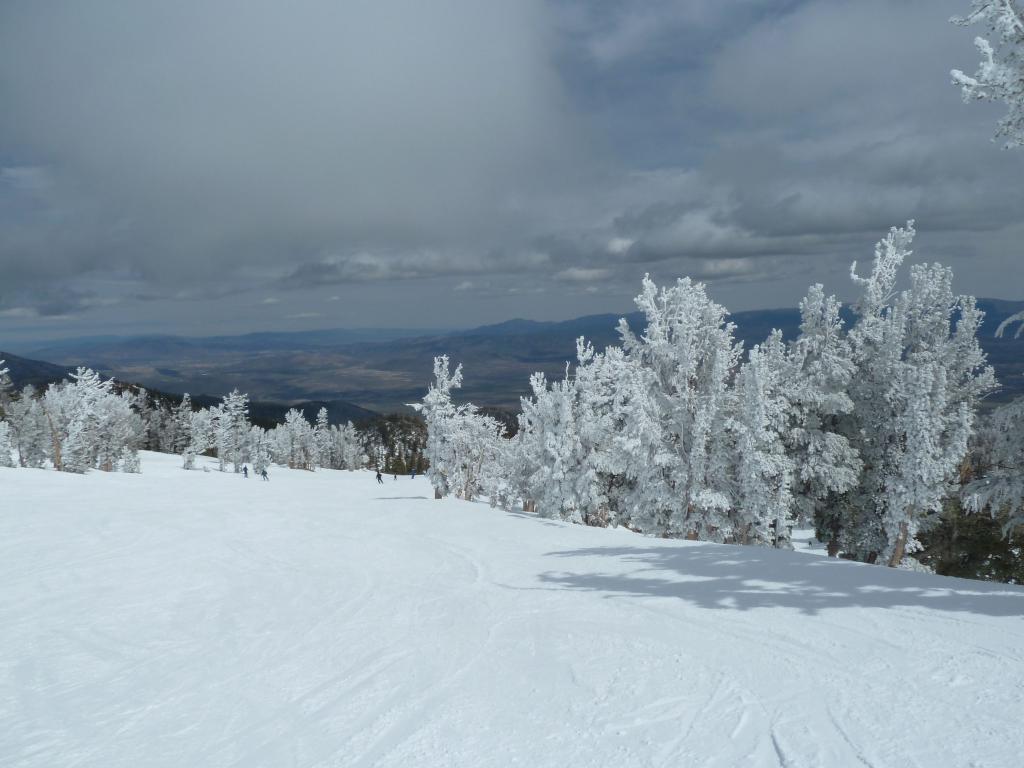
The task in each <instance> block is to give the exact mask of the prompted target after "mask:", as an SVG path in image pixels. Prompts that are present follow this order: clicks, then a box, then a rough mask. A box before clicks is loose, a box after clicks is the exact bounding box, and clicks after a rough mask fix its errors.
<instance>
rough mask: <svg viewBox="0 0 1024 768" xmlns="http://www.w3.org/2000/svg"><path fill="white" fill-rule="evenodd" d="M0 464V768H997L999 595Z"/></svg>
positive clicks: (172, 476) (346, 498)
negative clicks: (758, 767)
mask: <svg viewBox="0 0 1024 768" xmlns="http://www.w3.org/2000/svg"><path fill="white" fill-rule="evenodd" d="M143 471H144V474H143V475H141V476H132V475H107V474H103V473H99V472H95V473H91V474H89V475H87V476H84V477H81V476H73V475H64V474H58V473H55V472H43V471H39V470H7V469H0V765H2V766H5V768H15V767H16V766H40V767H42V766H46V768H54V767H56V766H68V767H71V766H103V767H104V768H112V767H114V766H131V767H132V768H139V767H140V766H147V767H148V766H204V767H205V766H243V767H249V766H403V767H407V766H474V767H476V766H483V767H485V768H486V767H489V766H527V767H528V768H536V767H537V766H574V767H576V766H602V767H603V766H672V767H673V768H676V767H684V766H686V767H688V766H786V768H796V767H797V766H813V767H814V768H842V767H843V766H877V767H881V766H899V767H900V768H903V767H905V766H921V768H935V767H936V766H985V767H986V768H988V767H997V766H1006V767H1007V768H1009V767H1010V766H1019V765H1021V755H1022V754H1024V728H1022V725H1021V722H1022V718H1024V642H1022V641H1024V618H1022V614H1024V589H1018V588H1013V587H1005V586H1000V585H990V584H982V583H974V582H967V581H959V580H954V579H944V578H941V577H933V576H925V575H920V574H913V573H906V572H894V571H891V570H888V569H884V568H880V567H871V566H861V565H856V564H852V563H846V562H836V561H834V560H828V559H827V558H820V557H808V556H806V555H804V554H798V553H786V552H774V551H766V550H762V549H752V548H739V547H726V546H714V545H702V544H693V543H686V542H666V541H661V540H654V539H646V538H641V537H639V536H636V535H634V534H630V533H628V532H624V531H608V530H597V529H590V528H582V527H575V526H569V525H563V524H561V523H554V522H549V521H543V520H538V519H535V518H532V517H529V516H524V515H518V514H508V513H504V512H500V511H495V510H491V509H490V508H488V507H487V506H486V505H483V504H470V503H464V502H459V501H454V500H445V501H435V500H434V499H433V498H431V496H432V494H431V493H430V490H429V487H428V485H427V483H426V482H425V481H423V480H422V479H417V480H415V481H413V480H410V479H409V478H407V477H405V478H400V479H399V480H398V481H394V480H392V479H391V478H390V477H389V478H387V480H386V482H385V484H384V485H383V486H378V485H377V484H376V483H375V482H374V478H373V475H372V474H371V473H368V472H359V473H344V472H330V471H324V472H318V473H316V474H311V473H307V472H299V471H294V472H291V471H288V470H282V469H278V470H273V471H272V472H271V481H270V482H269V483H264V482H261V481H260V480H258V479H252V478H250V479H249V480H243V479H242V478H241V477H240V476H235V475H222V474H218V473H214V472H210V473H204V472H190V473H186V472H184V471H182V470H181V469H179V460H178V459H176V458H174V457H163V456H159V455H155V454H144V455H143Z"/></svg>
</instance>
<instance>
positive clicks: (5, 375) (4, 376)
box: [0, 360, 11, 418]
mask: <svg viewBox="0 0 1024 768" xmlns="http://www.w3.org/2000/svg"><path fill="white" fill-rule="evenodd" d="M5 362H6V361H4V360H0V418H2V417H3V415H4V411H5V410H6V408H7V404H8V402H9V398H10V390H11V376H10V373H11V371H10V369H9V368H7V366H5V365H4V363H5Z"/></svg>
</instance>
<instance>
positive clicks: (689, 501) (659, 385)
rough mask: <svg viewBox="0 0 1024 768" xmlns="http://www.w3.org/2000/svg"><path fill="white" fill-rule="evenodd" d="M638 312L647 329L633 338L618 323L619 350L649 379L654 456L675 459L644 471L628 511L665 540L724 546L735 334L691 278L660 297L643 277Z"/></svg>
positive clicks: (728, 529)
mask: <svg viewBox="0 0 1024 768" xmlns="http://www.w3.org/2000/svg"><path fill="white" fill-rule="evenodd" d="M636 304H637V307H638V308H639V309H640V310H641V311H642V312H643V313H644V316H645V319H646V321H647V328H646V330H645V331H644V333H643V335H642V336H640V337H637V336H635V335H634V334H633V332H632V331H631V330H630V329H629V327H628V325H627V323H626V322H625V320H623V321H620V324H619V332H620V334H621V336H622V342H623V349H624V351H625V353H626V356H627V358H628V359H630V360H631V361H633V362H635V363H637V364H638V365H639V366H641V367H642V368H644V369H646V370H647V371H649V372H650V376H649V378H648V385H649V392H648V393H647V396H648V397H649V398H650V399H651V401H652V402H653V403H654V404H655V405H656V406H657V411H658V414H659V420H660V427H661V433H662V439H661V446H662V451H661V452H659V456H661V455H664V454H666V453H667V454H670V455H671V456H672V457H673V459H672V460H671V461H670V462H663V461H659V462H655V463H652V464H650V465H649V466H647V467H646V468H645V470H644V471H643V474H642V475H641V476H639V477H637V480H636V486H635V487H636V495H634V498H633V499H631V500H630V501H629V502H628V503H630V504H631V506H632V507H633V508H634V509H637V510H647V512H646V514H647V515H653V516H654V519H653V520H651V521H649V522H651V523H654V526H655V527H657V528H658V529H660V531H661V533H663V534H666V535H670V536H681V535H685V536H687V537H689V538H701V539H712V540H723V539H725V538H727V537H729V536H731V535H732V534H733V531H732V530H731V528H732V525H731V521H730V518H729V512H730V510H731V508H732V504H733V499H732V498H731V496H730V481H729V478H730V476H731V472H730V470H731V465H732V458H733V455H732V451H731V447H730V445H729V439H730V438H729V436H728V431H727V430H726V428H725V427H726V421H727V417H728V401H729V384H730V380H731V376H732V372H733V369H734V368H735V367H736V365H737V363H738V362H739V357H740V353H741V345H740V344H737V343H736V342H735V341H734V339H733V332H734V330H735V327H734V326H733V324H732V323H728V322H726V319H725V318H726V315H727V313H726V311H725V308H724V307H722V306H720V305H718V304H716V303H714V302H713V301H711V300H710V299H709V298H708V295H707V292H706V290H705V288H704V285H703V284H702V283H695V282H693V281H691V280H690V279H689V278H683V279H681V280H678V281H677V282H676V284H675V285H674V286H671V287H669V288H662V289H661V290H660V291H659V290H658V288H657V286H656V285H655V284H654V283H653V281H651V279H650V278H649V277H646V276H645V277H644V281H643V290H642V291H641V293H640V295H639V296H637V298H636ZM645 527H647V526H646V525H645Z"/></svg>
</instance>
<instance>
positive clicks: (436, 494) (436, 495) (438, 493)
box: [434, 488, 444, 499]
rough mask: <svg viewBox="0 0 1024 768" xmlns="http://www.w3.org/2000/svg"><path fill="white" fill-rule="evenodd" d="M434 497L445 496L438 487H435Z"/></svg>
mask: <svg viewBox="0 0 1024 768" xmlns="http://www.w3.org/2000/svg"><path fill="white" fill-rule="evenodd" d="M434 498H435V499H441V498H444V497H443V496H441V492H440V491H439V490H437V488H435V489H434Z"/></svg>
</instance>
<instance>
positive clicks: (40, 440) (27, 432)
mask: <svg viewBox="0 0 1024 768" xmlns="http://www.w3.org/2000/svg"><path fill="white" fill-rule="evenodd" d="M7 423H8V425H9V427H10V434H11V441H12V444H13V447H14V450H15V451H16V452H17V455H18V464H19V465H20V466H22V467H42V466H43V465H44V464H45V463H46V459H47V454H48V451H49V447H50V438H49V435H50V430H49V426H48V423H47V420H46V415H45V413H44V411H43V407H42V405H41V404H40V402H39V398H38V397H37V395H36V390H35V388H34V387H32V386H31V385H29V386H26V387H25V388H24V389H23V390H22V391H21V393H20V394H19V396H18V397H17V399H14V400H12V401H11V402H10V403H9V404H8V406H7Z"/></svg>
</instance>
